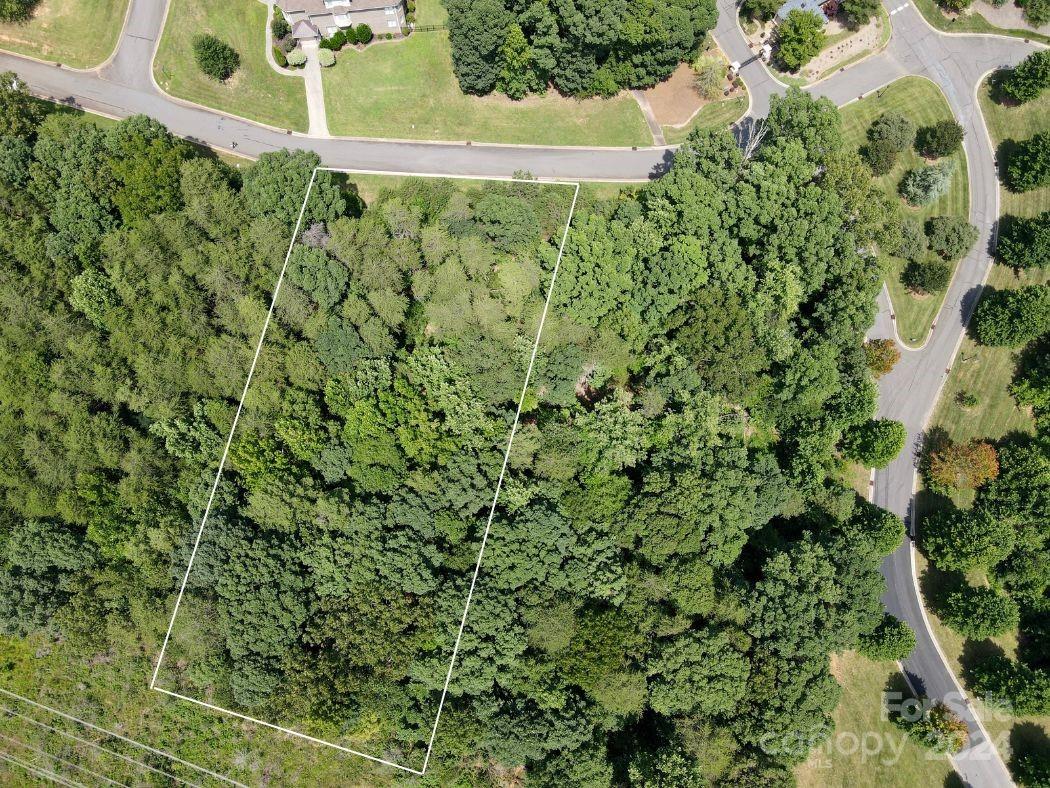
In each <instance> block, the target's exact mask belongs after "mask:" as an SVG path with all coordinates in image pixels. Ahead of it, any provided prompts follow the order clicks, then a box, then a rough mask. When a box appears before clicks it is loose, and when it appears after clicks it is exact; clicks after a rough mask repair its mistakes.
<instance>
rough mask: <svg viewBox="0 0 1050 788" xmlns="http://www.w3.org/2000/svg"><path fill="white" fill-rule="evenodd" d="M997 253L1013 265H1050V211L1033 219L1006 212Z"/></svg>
mask: <svg viewBox="0 0 1050 788" xmlns="http://www.w3.org/2000/svg"><path fill="white" fill-rule="evenodd" d="M995 255H996V257H998V258H999V262H1001V263H1002V264H1003V265H1009V266H1011V267H1013V268H1045V267H1047V266H1050V211H1043V212H1042V213H1041V214H1039V215H1038V216H1034V217H1032V218H1030V219H1026V218H1023V217H1020V216H1004V217H1003V221H1002V229H1000V230H999V238H998V241H997V243H996V247H995Z"/></svg>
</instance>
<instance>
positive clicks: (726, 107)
mask: <svg viewBox="0 0 1050 788" xmlns="http://www.w3.org/2000/svg"><path fill="white" fill-rule="evenodd" d="M745 112H747V93H746V92H745V93H744V94H742V95H738V96H733V97H732V98H727V99H722V100H721V101H716V102H714V103H712V104H705V105H704V106H702V107H701V108H700V111H699V112H697V113H696V117H695V118H693V119H692V120H691V121H689V123H687V124H686V125H684V126H682V127H680V128H675V127H674V126H664V127H663V129H664V140H666V142H667V144H668V145H678V144H679V143H681V142H684V141H685V138H686V137H688V136H689V133H690V132H691V131H692V130H693V129H725V128H728V127H729V126H732V125H733V124H734V123H736V122H737V121H738V120H739V119H740V116H741V115H743V114H744V113H745Z"/></svg>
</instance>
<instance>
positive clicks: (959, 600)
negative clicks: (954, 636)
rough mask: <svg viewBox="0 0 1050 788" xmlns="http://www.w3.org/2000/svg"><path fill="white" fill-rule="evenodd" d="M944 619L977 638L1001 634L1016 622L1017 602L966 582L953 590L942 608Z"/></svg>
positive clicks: (958, 630)
mask: <svg viewBox="0 0 1050 788" xmlns="http://www.w3.org/2000/svg"><path fill="white" fill-rule="evenodd" d="M939 612H940V616H941V618H942V619H943V620H944V623H945V624H947V625H948V626H950V627H951V628H952V629H954V630H955V631H956V632H958V633H959V634H960V635H965V636H966V637H968V638H973V639H974V640H984V639H985V638H989V637H992V636H993V635H1001V634H1003V633H1004V632H1006V631H1007V630H1010V629H1013V628H1015V627H1016V626H1017V622H1018V619H1019V616H1020V612H1019V610H1018V607H1017V603H1016V602H1014V601H1013V600H1012V599H1011V598H1010V597H1008V596H1006V595H1005V594H1000V593H999V592H998V591H996V590H995V589H992V588H988V587H987V586H971V585H964V586H963V587H962V588H960V589H958V590H956V591H952V592H951V593H950V594H948V596H947V597H946V598H945V600H944V604H943V605H942V607H941V609H940V611H939Z"/></svg>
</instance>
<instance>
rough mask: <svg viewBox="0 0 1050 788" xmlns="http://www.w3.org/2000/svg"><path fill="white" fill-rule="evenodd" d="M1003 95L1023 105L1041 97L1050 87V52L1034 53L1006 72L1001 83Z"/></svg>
mask: <svg viewBox="0 0 1050 788" xmlns="http://www.w3.org/2000/svg"><path fill="white" fill-rule="evenodd" d="M1000 84H1001V87H1002V91H1003V93H1005V94H1006V95H1007V96H1009V97H1010V98H1012V99H1013V100H1014V101H1019V102H1021V103H1022V104H1023V103H1025V102H1028V101H1032V100H1034V99H1037V98H1038V97H1039V94H1040V93H1042V92H1043V90H1045V89H1046V88H1047V87H1050V52H1046V51H1045V50H1041V51H1038V52H1032V53H1031V54H1030V55H1028V57H1026V58H1025V59H1024V60H1022V61H1021V62H1020V63H1019V64H1018V65H1017V66H1016V67H1015V68H1013V69H1011V70H1009V71H1007V72H1006V74H1005V76H1004V77H1003V79H1002V82H1001V83H1000Z"/></svg>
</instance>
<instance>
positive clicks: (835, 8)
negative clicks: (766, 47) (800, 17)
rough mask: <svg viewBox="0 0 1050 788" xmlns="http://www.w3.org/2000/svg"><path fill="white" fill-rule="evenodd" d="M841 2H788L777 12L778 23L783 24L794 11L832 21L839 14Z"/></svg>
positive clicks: (831, 0) (820, 0)
mask: <svg viewBox="0 0 1050 788" xmlns="http://www.w3.org/2000/svg"><path fill="white" fill-rule="evenodd" d="M839 5H840V4H839V0H787V2H786V3H784V5H782V6H780V10H779V11H777V21H778V22H783V21H784V20H785V19H787V15H788V14H789V13H791V12H792V11H795V10H798V11H809V12H810V13H813V14H820V15H821V16H822V17H824V19H832V18H834V17H835V15H836V14H837V13H838V12H839Z"/></svg>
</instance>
